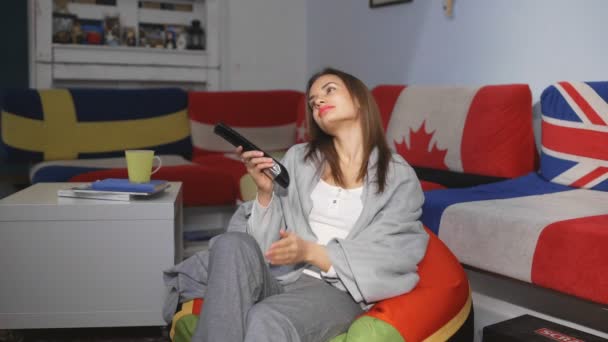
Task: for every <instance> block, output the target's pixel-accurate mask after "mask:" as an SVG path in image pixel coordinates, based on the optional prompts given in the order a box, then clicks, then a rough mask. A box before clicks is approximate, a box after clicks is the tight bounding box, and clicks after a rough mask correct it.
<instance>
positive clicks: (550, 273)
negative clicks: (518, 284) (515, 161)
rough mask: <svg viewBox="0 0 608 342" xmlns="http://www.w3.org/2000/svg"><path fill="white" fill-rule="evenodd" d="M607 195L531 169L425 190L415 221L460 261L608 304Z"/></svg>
mask: <svg viewBox="0 0 608 342" xmlns="http://www.w3.org/2000/svg"><path fill="white" fill-rule="evenodd" d="M606 203H608V193H606V192H601V191H592V190H587V189H573V188H571V187H568V186H565V185H561V184H556V183H551V182H547V181H546V180H544V179H543V178H542V177H540V176H539V175H538V174H536V173H531V174H529V175H527V176H524V177H518V178H516V179H510V180H507V181H503V182H498V183H493V184H485V185H480V186H476V187H472V188H468V189H447V190H437V191H432V192H427V193H425V203H424V206H423V214H422V222H423V223H424V224H425V225H426V226H428V227H429V228H430V229H431V230H432V231H434V232H438V235H439V237H440V238H441V239H442V240H443V241H444V242H445V244H446V245H447V246H448V247H449V248H450V250H451V251H452V252H454V254H455V255H456V256H457V257H458V259H459V260H460V261H461V262H462V263H464V264H467V265H469V266H473V267H476V268H479V269H482V270H485V271H489V272H494V273H497V274H501V275H504V276H508V277H511V278H515V279H519V280H521V281H524V282H529V283H533V284H536V285H540V286H543V287H547V288H551V289H554V290H557V291H561V292H565V293H568V294H571V295H575V296H578V297H581V298H585V299H588V300H591V301H595V302H599V303H603V304H608V287H607V286H605V285H606V284H608V269H607V266H608V265H607V264H606V260H608V250H607V249H606V248H605V246H606V244H608V231H607V230H606V229H605V227H606V226H607V225H608V206H606ZM566 259H567V261H566Z"/></svg>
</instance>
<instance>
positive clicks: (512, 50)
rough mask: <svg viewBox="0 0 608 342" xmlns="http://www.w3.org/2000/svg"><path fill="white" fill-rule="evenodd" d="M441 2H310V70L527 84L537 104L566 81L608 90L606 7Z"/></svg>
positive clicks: (597, 3)
mask: <svg viewBox="0 0 608 342" xmlns="http://www.w3.org/2000/svg"><path fill="white" fill-rule="evenodd" d="M442 5H443V1H442V0H413V2H411V3H406V4H400V5H395V6H387V7H382V8H378V9H370V8H369V7H368V1H367V0H364V1H353V0H332V1H327V0H308V8H307V11H308V12H307V18H308V32H307V33H308V37H307V39H308V56H307V58H308V70H309V74H310V73H312V72H313V71H316V70H318V69H319V68H321V67H322V66H325V65H332V66H336V67H339V68H343V69H345V70H346V71H349V72H351V73H353V74H355V75H357V76H359V77H361V78H362V79H363V80H364V81H365V82H366V83H367V84H368V85H369V86H374V85H377V84H380V83H409V84H459V85H460V84H462V85H478V84H490V83H514V82H523V83H528V84H530V86H531V88H532V91H533V96H534V98H535V99H538V97H539V96H540V92H541V91H542V89H544V88H545V87H546V86H547V85H549V84H551V83H553V82H556V81H559V80H566V79H567V80H608V43H607V42H608V39H607V34H608V20H606V14H607V13H608V1H606V0H581V1H572V0H533V1H530V0H508V1H496V0H494V1H488V0H454V16H453V17H452V18H447V17H446V16H445V15H444V13H443V10H442Z"/></svg>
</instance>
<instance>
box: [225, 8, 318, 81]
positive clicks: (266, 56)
mask: <svg viewBox="0 0 608 342" xmlns="http://www.w3.org/2000/svg"><path fill="white" fill-rule="evenodd" d="M225 6H227V8H224V9H222V27H221V29H220V35H221V37H220V41H221V44H222V50H221V59H222V76H221V77H222V85H221V87H222V88H223V89H232V90H242V89H245V90H253V89H301V90H303V89H304V87H305V82H306V78H307V69H306V65H307V64H306V25H307V22H306V1H301V0H229V1H228V2H227V3H225Z"/></svg>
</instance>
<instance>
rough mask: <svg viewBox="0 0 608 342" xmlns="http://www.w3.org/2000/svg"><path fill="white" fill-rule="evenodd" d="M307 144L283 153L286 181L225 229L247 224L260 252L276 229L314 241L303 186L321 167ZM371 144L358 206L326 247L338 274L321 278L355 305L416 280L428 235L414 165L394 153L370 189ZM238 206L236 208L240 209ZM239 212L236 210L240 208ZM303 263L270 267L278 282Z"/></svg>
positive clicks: (312, 182) (307, 189)
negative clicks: (380, 183)
mask: <svg viewBox="0 0 608 342" xmlns="http://www.w3.org/2000/svg"><path fill="white" fill-rule="evenodd" d="M305 152H306V144H299V145H295V146H293V147H291V148H290V149H289V150H288V151H287V153H286V155H285V157H284V159H283V165H284V166H285V167H286V168H287V170H288V172H289V176H290V179H291V183H290V185H289V187H288V188H287V189H284V188H282V187H280V186H275V188H274V194H273V199H272V201H271V202H270V204H269V206H268V207H267V208H263V207H261V206H259V205H258V204H256V205H257V208H256V215H254V217H252V219H251V220H247V219H246V217H249V215H250V212H251V208H252V205H251V203H248V205H246V206H244V207H243V208H241V209H242V210H239V212H237V214H236V215H235V216H237V217H234V218H233V220H232V221H231V224H230V228H229V230H240V231H243V230H246V231H247V232H248V233H249V234H251V235H252V236H253V237H254V238H255V239H256V240H257V241H258V243H259V245H260V247H261V249H262V251H263V252H265V251H266V250H268V248H269V247H270V245H271V244H272V242H274V241H276V240H278V239H279V229H281V228H286V229H287V230H291V231H294V232H295V233H296V234H298V235H299V236H300V237H302V238H303V239H306V240H310V241H316V240H317V239H316V237H315V235H314V233H313V232H312V229H311V228H310V225H309V223H308V216H309V214H310V212H311V210H312V200H311V197H310V194H311V193H312V191H313V189H314V187H315V186H316V184H317V183H318V182H319V179H320V175H321V171H322V170H321V168H320V167H319V165H318V164H317V163H315V162H313V161H310V160H308V161H305V160H304V155H305ZM376 162H377V151H376V150H374V151H373V152H372V155H371V156H370V160H369V164H368V165H369V166H368V171H367V176H366V178H365V179H364V185H363V194H362V200H363V210H362V212H361V215H360V216H359V218H358V220H357V221H356V223H355V225H354V226H353V229H352V230H351V231H350V233H349V234H348V236H347V237H346V238H345V239H333V240H331V241H330V242H329V243H328V244H327V251H328V254H329V258H330V260H331V263H332V265H333V267H334V269H335V271H336V273H337V275H338V278H325V279H326V281H328V282H329V283H331V284H332V285H333V286H335V287H337V288H339V289H341V290H343V291H348V292H349V293H350V294H351V295H352V297H353V298H354V299H355V301H357V302H358V303H360V304H361V305H362V306H367V305H369V304H372V303H374V302H377V301H379V300H382V299H385V298H389V297H393V296H396V295H399V294H402V293H406V292H408V291H410V290H411V289H412V288H414V286H416V284H417V283H418V279H419V278H418V274H417V264H418V263H419V262H420V260H421V259H422V258H423V257H424V254H425V252H426V247H427V243H428V238H429V237H428V235H427V233H426V231H425V230H424V229H423V227H422V224H421V223H420V221H419V218H420V215H421V214H422V203H423V202H424V195H423V193H422V189H421V187H420V182H419V181H418V178H417V177H416V174H415V173H414V170H413V169H412V168H411V167H410V166H409V165H408V164H407V163H406V162H405V160H403V158H401V156H399V155H397V154H393V156H392V159H391V161H390V163H389V168H388V173H387V177H386V179H387V184H386V187H385V189H384V192H382V193H380V194H378V193H377V185H376ZM239 213H240V214H239ZM243 214H244V215H245V216H244V217H243V216H240V217H239V215H243ZM306 266H307V265H302V264H300V265H290V266H281V267H274V266H271V269H272V271H273V272H274V274H276V275H278V276H277V278H278V279H279V280H280V281H281V282H283V283H290V282H293V281H295V280H296V279H297V278H298V277H299V276H300V274H301V272H302V270H303V269H304V267H306Z"/></svg>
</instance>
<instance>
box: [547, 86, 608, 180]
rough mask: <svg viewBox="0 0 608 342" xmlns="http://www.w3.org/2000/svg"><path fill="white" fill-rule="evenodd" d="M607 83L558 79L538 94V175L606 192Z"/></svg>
mask: <svg viewBox="0 0 608 342" xmlns="http://www.w3.org/2000/svg"><path fill="white" fill-rule="evenodd" d="M607 99H608V82H559V83H557V84H554V85H552V86H550V87H548V88H547V89H545V91H543V93H542V95H541V110H542V113H543V114H542V150H541V167H540V170H541V174H542V176H543V178H545V179H546V180H548V181H551V182H554V183H558V184H564V185H568V186H572V187H576V188H586V189H594V190H602V191H608V103H606V101H607Z"/></svg>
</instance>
